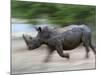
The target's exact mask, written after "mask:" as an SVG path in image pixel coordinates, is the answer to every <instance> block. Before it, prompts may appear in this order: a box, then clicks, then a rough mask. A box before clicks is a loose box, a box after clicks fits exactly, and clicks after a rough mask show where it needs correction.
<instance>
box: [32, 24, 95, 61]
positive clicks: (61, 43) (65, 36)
mask: <svg viewBox="0 0 100 75" xmlns="http://www.w3.org/2000/svg"><path fill="white" fill-rule="evenodd" d="M37 31H38V34H37V36H36V38H37V43H39V45H38V46H36V47H37V48H38V47H40V45H42V44H46V45H47V46H48V48H49V50H48V56H47V57H46V59H45V60H44V62H48V61H49V58H50V56H51V55H52V53H53V52H54V51H55V50H56V51H57V52H58V54H59V55H60V56H61V57H63V58H69V54H64V52H63V50H72V49H74V48H76V47H78V46H79V45H80V44H83V46H84V47H85V51H86V58H88V53H89V47H90V48H92V51H93V52H94V54H96V51H95V48H94V46H93V45H92V44H91V30H90V29H89V28H88V27H87V26H86V25H80V26H78V25H74V27H72V28H71V29H70V30H67V31H65V32H63V33H57V32H55V31H53V30H50V29H49V28H48V27H44V28H41V27H39V28H37ZM34 41H35V40H33V41H32V42H34ZM35 43H36V41H35ZM35 43H32V45H33V46H34V44H35ZM36 47H35V48H36ZM31 49H32V47H31ZM33 49H34V48H33Z"/></svg>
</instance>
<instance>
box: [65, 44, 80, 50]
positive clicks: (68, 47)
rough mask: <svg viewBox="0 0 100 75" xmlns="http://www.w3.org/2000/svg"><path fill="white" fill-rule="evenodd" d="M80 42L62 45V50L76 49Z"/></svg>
mask: <svg viewBox="0 0 100 75" xmlns="http://www.w3.org/2000/svg"><path fill="white" fill-rule="evenodd" d="M80 44H81V42H76V43H67V44H63V50H72V49H75V48H76V47H78V46H79V45H80Z"/></svg>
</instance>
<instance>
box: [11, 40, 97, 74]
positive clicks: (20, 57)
mask: <svg viewBox="0 0 100 75" xmlns="http://www.w3.org/2000/svg"><path fill="white" fill-rule="evenodd" d="M65 52H67V53H69V54H70V59H69V60H68V59H65V58H62V57H60V56H59V55H58V53H57V52H56V51H55V52H54V53H53V55H52V57H51V61H50V62H48V63H43V60H44V59H45V57H46V55H47V48H46V46H44V45H43V46H41V47H40V48H37V49H35V50H32V51H29V50H27V47H26V45H25V43H24V40H12V55H11V57H12V74H19V73H37V72H51V71H69V70H85V69H95V56H94V54H93V52H92V51H91V50H90V52H89V58H88V59H86V58H85V48H84V47H82V46H80V47H78V48H76V49H74V50H72V51H65Z"/></svg>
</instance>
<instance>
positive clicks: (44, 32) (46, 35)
mask: <svg viewBox="0 0 100 75" xmlns="http://www.w3.org/2000/svg"><path fill="white" fill-rule="evenodd" d="M36 30H37V32H38V34H37V38H38V39H39V40H40V41H41V42H42V43H46V42H47V41H48V39H50V38H51V37H53V36H55V35H56V34H55V32H54V31H53V30H51V29H49V28H48V27H47V26H46V27H44V28H41V27H38V28H36Z"/></svg>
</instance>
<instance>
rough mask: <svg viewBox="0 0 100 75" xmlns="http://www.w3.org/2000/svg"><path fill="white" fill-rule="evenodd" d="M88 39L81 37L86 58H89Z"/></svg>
mask: <svg viewBox="0 0 100 75" xmlns="http://www.w3.org/2000/svg"><path fill="white" fill-rule="evenodd" d="M88 38H89V37H88V36H87V35H84V36H83V37H82V42H83V46H84V47H85V51H86V58H88V57H89V51H90V50H89V39H88Z"/></svg>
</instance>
